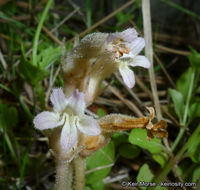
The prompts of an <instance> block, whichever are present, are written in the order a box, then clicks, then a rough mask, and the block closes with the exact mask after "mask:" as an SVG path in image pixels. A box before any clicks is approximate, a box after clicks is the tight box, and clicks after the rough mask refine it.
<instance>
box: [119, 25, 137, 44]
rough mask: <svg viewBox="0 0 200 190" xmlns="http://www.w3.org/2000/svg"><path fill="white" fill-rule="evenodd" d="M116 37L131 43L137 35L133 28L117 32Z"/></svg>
mask: <svg viewBox="0 0 200 190" xmlns="http://www.w3.org/2000/svg"><path fill="white" fill-rule="evenodd" d="M116 36H118V37H119V38H122V39H123V40H124V41H125V42H132V41H133V40H134V39H136V38H137V36H138V33H137V31H136V30H135V29H134V28H128V29H126V30H124V31H123V32H117V33H116Z"/></svg>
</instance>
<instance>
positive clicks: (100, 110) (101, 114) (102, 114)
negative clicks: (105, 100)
mask: <svg viewBox="0 0 200 190" xmlns="http://www.w3.org/2000/svg"><path fill="white" fill-rule="evenodd" d="M97 115H98V116H99V117H102V116H104V115H106V113H105V112H104V110H103V109H101V108H99V109H98V110H97Z"/></svg>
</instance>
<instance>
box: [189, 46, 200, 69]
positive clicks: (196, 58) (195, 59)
mask: <svg viewBox="0 0 200 190" xmlns="http://www.w3.org/2000/svg"><path fill="white" fill-rule="evenodd" d="M191 52H192V54H191V55H189V56H188V59H189V61H190V64H191V66H192V67H193V68H195V69H199V68H200V53H198V51H196V50H195V49H192V48H191Z"/></svg>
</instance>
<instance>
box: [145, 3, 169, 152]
mask: <svg viewBox="0 0 200 190" xmlns="http://www.w3.org/2000/svg"><path fill="white" fill-rule="evenodd" d="M142 15H143V27H144V38H145V43H146V47H145V54H146V56H147V58H148V59H149V60H150V63H151V67H150V69H149V74H150V82H151V89H152V94H153V100H154V103H155V109H156V115H157V119H158V120H161V119H162V113H161V109H160V103H159V98H158V93H157V86H156V80H155V74H154V66H153V46H152V31H151V12H150V0H142ZM163 142H164V144H165V146H166V148H167V149H168V150H169V151H171V149H170V147H169V143H168V141H167V139H166V138H165V139H164V140H163Z"/></svg>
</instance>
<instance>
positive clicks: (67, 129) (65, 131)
mask: <svg viewBox="0 0 200 190" xmlns="http://www.w3.org/2000/svg"><path fill="white" fill-rule="evenodd" d="M70 119H71V118H69V116H68V115H65V124H64V126H63V128H62V131H61V136H60V144H61V147H62V149H63V150H64V151H65V152H66V153H67V152H69V151H70V150H71V149H72V147H74V146H75V144H76V142H77V128H76V125H75V120H72V121H70Z"/></svg>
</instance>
